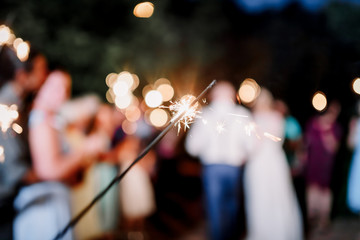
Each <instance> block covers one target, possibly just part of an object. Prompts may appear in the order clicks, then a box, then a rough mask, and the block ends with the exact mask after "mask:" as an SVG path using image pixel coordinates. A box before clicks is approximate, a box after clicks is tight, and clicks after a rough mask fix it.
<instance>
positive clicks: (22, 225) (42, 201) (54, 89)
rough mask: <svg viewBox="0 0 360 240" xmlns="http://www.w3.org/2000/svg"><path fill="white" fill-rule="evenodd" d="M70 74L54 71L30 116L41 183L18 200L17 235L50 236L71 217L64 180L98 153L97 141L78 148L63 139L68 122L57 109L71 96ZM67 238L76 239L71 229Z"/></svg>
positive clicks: (34, 160) (34, 162)
mask: <svg viewBox="0 0 360 240" xmlns="http://www.w3.org/2000/svg"><path fill="white" fill-rule="evenodd" d="M70 87H71V77H70V75H69V74H68V73H66V72H64V71H59V70H56V71H53V72H52V73H51V74H50V75H49V76H48V78H47V79H46V81H45V83H44V84H43V86H42V87H41V88H40V90H39V92H38V94H37V96H36V98H35V100H34V105H33V108H32V110H31V113H30V118H29V145H30V153H31V156H32V165H33V169H34V171H35V174H36V176H37V177H38V179H39V182H38V183H34V184H31V185H28V186H24V187H22V188H21V189H20V192H19V194H18V196H17V197H16V199H15V202H14V206H15V208H16V209H17V211H18V215H17V216H16V219H15V221H14V239H20V240H21V239H37V240H40V239H52V238H54V237H55V236H56V234H57V233H58V231H60V230H61V229H62V228H63V227H64V226H65V225H66V224H67V223H68V222H69V221H70V218H71V215H70V200H69V191H68V188H67V186H66V184H72V183H74V182H77V181H78V178H77V176H78V175H77V174H78V173H79V172H80V171H82V170H83V169H85V168H87V167H88V166H89V165H90V164H91V162H92V159H93V158H92V156H93V155H96V154H97V153H98V152H99V149H98V148H99V145H100V144H99V142H98V140H97V139H96V138H92V137H89V138H87V141H86V142H84V144H83V146H82V148H80V149H78V150H76V151H74V150H73V149H70V148H69V145H68V144H67V142H66V141H64V124H63V121H61V119H59V117H58V115H57V113H58V110H59V108H60V107H61V106H62V104H63V103H64V102H65V100H66V99H68V97H69V96H70ZM64 239H72V232H71V231H68V232H67V233H66V235H65V236H64Z"/></svg>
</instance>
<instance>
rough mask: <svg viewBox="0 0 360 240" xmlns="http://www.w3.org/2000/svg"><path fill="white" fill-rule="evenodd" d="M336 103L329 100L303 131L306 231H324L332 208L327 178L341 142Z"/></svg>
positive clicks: (338, 110) (329, 176)
mask: <svg viewBox="0 0 360 240" xmlns="http://www.w3.org/2000/svg"><path fill="white" fill-rule="evenodd" d="M340 110H341V106H340V103H339V102H337V101H335V100H333V101H331V102H330V103H329V106H328V108H327V109H326V110H325V111H324V112H322V113H321V114H320V115H318V116H315V117H313V118H312V119H310V120H309V122H308V123H307V126H306V130H305V144H306V151H307V159H306V163H305V164H306V165H305V178H306V193H307V196H306V198H307V215H308V221H309V224H310V226H309V228H310V229H309V230H310V231H311V230H312V229H313V230H314V229H315V230H320V231H323V230H326V228H327V227H328V226H329V224H330V213H331V206H332V191H331V188H330V183H331V176H332V171H333V165H334V161H335V157H336V154H337V152H338V149H339V144H340V139H341V134H342V133H341V132H342V130H341V127H340V124H339V123H338V122H337V118H338V116H339V114H340Z"/></svg>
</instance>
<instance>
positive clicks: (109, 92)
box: [105, 88, 116, 103]
mask: <svg viewBox="0 0 360 240" xmlns="http://www.w3.org/2000/svg"><path fill="white" fill-rule="evenodd" d="M105 97H106V100H107V101H108V102H109V103H114V102H115V98H116V96H115V94H114V92H113V91H112V89H111V88H110V89H108V90H107V91H106V95H105Z"/></svg>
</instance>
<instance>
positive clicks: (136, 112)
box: [125, 105, 141, 122]
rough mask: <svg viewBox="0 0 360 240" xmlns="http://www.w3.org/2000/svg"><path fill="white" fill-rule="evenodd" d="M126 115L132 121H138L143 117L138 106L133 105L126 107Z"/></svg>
mask: <svg viewBox="0 0 360 240" xmlns="http://www.w3.org/2000/svg"><path fill="white" fill-rule="evenodd" d="M125 117H126V119H127V120H128V121H130V122H136V121H137V120H139V119H140V117H141V111H140V109H139V108H138V107H137V106H134V105H131V106H129V107H128V108H126V111H125Z"/></svg>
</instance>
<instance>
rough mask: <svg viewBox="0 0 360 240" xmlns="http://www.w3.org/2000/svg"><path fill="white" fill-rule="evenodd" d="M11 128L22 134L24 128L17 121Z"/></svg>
mask: <svg viewBox="0 0 360 240" xmlns="http://www.w3.org/2000/svg"><path fill="white" fill-rule="evenodd" d="M11 128H12V129H13V130H14V131H15V132H16V133H17V134H21V133H22V132H23V128H22V127H21V126H20V125H19V124H17V123H13V124H12V126H11Z"/></svg>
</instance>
